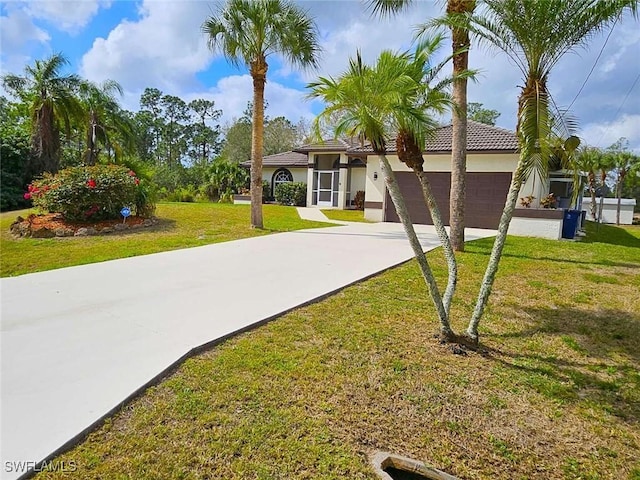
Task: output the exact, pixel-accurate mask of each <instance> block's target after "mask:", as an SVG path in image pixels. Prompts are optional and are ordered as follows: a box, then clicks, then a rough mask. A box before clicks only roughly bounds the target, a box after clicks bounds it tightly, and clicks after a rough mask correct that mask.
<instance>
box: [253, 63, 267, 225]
mask: <svg viewBox="0 0 640 480" xmlns="http://www.w3.org/2000/svg"><path fill="white" fill-rule="evenodd" d="M268 68H269V67H268V65H267V62H266V61H265V59H264V57H259V58H257V59H256V60H254V61H252V62H251V78H253V116H252V121H253V125H252V127H251V128H252V130H253V131H252V132H251V133H252V134H251V227H252V228H263V227H264V224H263V220H262V150H263V143H264V86H265V84H266V83H267V69H268Z"/></svg>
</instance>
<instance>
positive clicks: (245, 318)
mask: <svg viewBox="0 0 640 480" xmlns="http://www.w3.org/2000/svg"><path fill="white" fill-rule="evenodd" d="M418 230H419V236H420V239H421V241H422V244H423V245H424V247H425V250H426V249H431V248H434V247H436V246H437V245H438V241H437V238H436V235H435V233H434V230H433V228H432V227H428V226H420V227H419V228H418ZM492 235H495V232H493V231H489V230H474V229H468V230H467V238H468V239H469V240H472V239H476V238H481V237H487V236H492ZM411 257H412V254H411V250H410V248H409V245H408V243H407V241H406V238H405V235H404V232H403V231H402V227H401V226H400V225H398V224H387V223H379V224H350V225H345V226H336V227H329V228H324V229H314V230H302V231H297V232H291V233H282V234H275V235H269V236H265V237H259V238H250V239H245V240H238V241H233V242H227V243H220V244H215V245H208V246H204V247H198V248H191V249H186V250H177V251H173V252H165V253H159V254H154V255H146V256H141V257H135V258H127V259H122V260H114V261H110V262H104V263H98V264H92V265H85V266H79V267H71V268H64V269H60V270H54V271H49V272H43V273H36V274H30V275H23V276H19V277H14V278H4V279H2V280H1V283H0V286H1V299H2V310H1V312H2V322H1V332H2V338H1V347H2V353H1V361H2V363H1V367H0V368H1V373H2V381H1V399H2V405H1V414H2V415H1V417H0V421H1V433H2V436H1V444H0V451H1V452H2V478H18V477H19V476H21V475H22V474H23V473H24V471H25V468H33V466H34V464H35V463H36V462H40V461H42V460H44V459H48V458H50V457H51V455H52V454H54V453H56V452H59V451H60V450H61V449H65V448H66V447H67V446H68V445H69V444H70V442H74V441H75V440H76V439H77V438H79V437H80V436H82V435H83V434H84V433H85V432H86V431H87V430H88V429H90V428H91V427H92V426H94V425H95V424H96V423H97V422H100V421H101V419H103V418H104V416H105V415H108V414H110V413H112V412H114V411H115V410H117V409H118V408H120V406H121V405H122V403H123V402H125V401H126V400H127V399H129V398H130V397H131V396H133V395H135V394H136V393H137V392H139V391H140V390H141V389H143V388H145V387H146V386H148V385H149V384H150V383H151V382H153V381H154V379H156V377H158V376H159V375H161V374H162V373H163V372H164V371H165V370H166V369H168V368H169V367H171V366H172V365H175V364H176V363H177V362H179V361H181V360H182V359H184V357H185V356H187V355H189V354H190V353H191V352H192V350H193V349H197V348H198V347H201V346H203V345H206V344H208V343H211V342H215V341H219V340H221V339H224V338H225V337H227V336H229V335H231V334H233V333H234V332H238V331H241V330H243V329H247V328H250V327H251V326H255V325H256V324H260V323H261V322H264V321H266V320H269V319H272V318H274V317H276V316H278V315H280V314H281V313H283V312H286V311H288V310H290V309H292V308H295V307H297V306H300V305H304V304H305V303H309V302H312V301H314V300H316V299H318V298H322V297H323V296H326V295H328V294H330V293H332V292H335V291H336V290H339V289H341V288H343V287H345V286H347V285H349V284H352V283H354V282H357V281H359V280H361V279H363V278H366V277H368V276H371V275H374V274H376V273H378V272H380V271H382V270H385V269H387V268H389V267H391V266H394V265H397V264H399V263H401V262H404V261H406V260H408V259H409V258H411ZM425 294H426V289H425ZM18 462H22V463H18Z"/></svg>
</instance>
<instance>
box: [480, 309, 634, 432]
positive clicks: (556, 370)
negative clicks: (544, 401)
mask: <svg viewBox="0 0 640 480" xmlns="http://www.w3.org/2000/svg"><path fill="white" fill-rule="evenodd" d="M524 311H525V312H526V313H527V314H528V315H529V316H530V318H531V319H532V320H533V322H534V324H535V325H537V326H536V327H533V328H528V329H524V330H521V331H518V332H511V333H505V334H497V335H496V334H487V335H486V337H487V338H490V337H493V338H496V339H506V338H525V337H532V336H534V335H541V334H542V335H549V336H556V337H560V338H561V339H562V341H563V343H564V344H565V345H567V346H568V347H569V348H571V349H572V350H574V351H575V352H577V353H579V354H580V355H581V356H582V357H583V358H584V359H585V361H584V362H581V361H579V360H567V359H566V358H559V357H558V356H556V355H554V354H548V355H545V354H544V353H539V352H538V353H534V352H528V351H527V350H526V349H522V348H520V349H515V348H514V349H509V350H508V349H507V348H487V349H486V354H487V358H489V359H491V360H493V361H495V362H497V363H499V364H500V365H501V366H502V367H504V368H506V369H507V371H512V370H515V371H517V372H518V376H517V378H516V379H515V380H514V381H515V382H516V383H519V384H523V385H525V386H526V387H528V388H533V389H534V390H536V391H538V392H539V393H540V394H542V395H543V396H546V397H548V398H551V399H553V400H557V401H560V402H562V403H566V402H582V401H585V402H592V403H593V404H594V405H599V406H601V407H602V408H603V409H604V411H605V412H607V413H609V414H613V415H616V416H617V417H619V418H620V419H622V420H623V421H626V422H637V419H638V418H640V402H638V401H637V400H634V398H635V397H636V396H637V395H634V394H633V393H631V392H637V391H639V389H640V375H638V367H637V365H638V363H640V349H638V343H639V342H640V316H638V315H636V314H633V313H630V312H626V311H621V310H600V311H584V310H579V309H576V308H557V309H555V308H529V309H525V310H524ZM620 357H626V359H627V360H626V361H625V360H620ZM594 359H595V360H597V361H595V362H594V361H592V360H594Z"/></svg>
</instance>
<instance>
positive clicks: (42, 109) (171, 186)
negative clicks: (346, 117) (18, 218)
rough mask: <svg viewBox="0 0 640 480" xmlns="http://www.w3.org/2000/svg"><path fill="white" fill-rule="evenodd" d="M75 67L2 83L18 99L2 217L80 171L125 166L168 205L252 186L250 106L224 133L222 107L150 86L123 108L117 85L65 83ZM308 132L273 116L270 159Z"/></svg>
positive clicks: (54, 60)
mask: <svg viewBox="0 0 640 480" xmlns="http://www.w3.org/2000/svg"><path fill="white" fill-rule="evenodd" d="M66 65H67V60H66V59H65V58H64V56H63V55H61V54H55V55H53V56H51V57H49V58H47V59H44V60H37V61H35V62H34V64H33V65H29V66H27V67H26V68H25V71H24V73H23V74H22V75H14V74H8V75H5V76H3V78H2V81H3V85H4V87H5V89H6V91H7V92H8V93H9V94H10V95H11V97H12V98H11V99H8V98H6V97H0V134H1V137H2V140H1V141H2V143H1V152H0V154H1V157H2V164H1V167H2V172H1V175H2V176H1V178H2V185H1V202H0V207H1V209H2V210H8V209H15V208H23V207H26V206H28V205H30V203H29V202H28V200H26V199H25V198H24V193H25V191H26V187H27V185H28V184H30V182H31V181H32V180H33V179H35V178H38V177H39V176H41V175H42V174H43V173H44V172H49V173H56V172H57V171H58V170H60V169H63V168H66V167H71V166H77V165H95V164H100V163H114V164H122V165H126V166H128V167H130V168H132V169H134V170H136V172H139V173H140V174H141V175H143V176H145V177H146V178H147V179H148V180H150V181H152V183H153V184H154V185H156V187H157V194H158V195H160V198H166V199H169V200H177V201H184V200H186V201H193V200H195V199H196V198H197V197H198V196H200V197H202V198H208V199H212V200H217V199H219V198H221V197H222V198H228V197H229V195H230V194H231V193H236V192H237V190H238V189H240V188H244V187H248V179H247V172H246V171H245V169H243V168H241V167H240V166H239V165H238V164H239V163H240V162H243V161H247V160H250V158H251V129H252V121H251V113H250V112H251V108H252V107H251V105H249V106H248V107H247V110H246V111H245V112H243V114H242V116H241V117H240V118H237V119H233V120H232V121H231V122H230V123H229V124H228V125H225V126H222V125H220V119H221V116H222V111H221V110H219V109H216V107H215V104H214V102H213V101H211V100H206V99H202V98H198V99H195V100H192V101H190V102H186V101H185V100H183V99H182V98H180V97H177V96H174V95H168V94H165V93H163V92H162V91H160V90H158V89H156V88H147V89H145V90H144V92H143V93H142V95H141V97H140V110H139V111H137V112H131V111H129V110H126V109H124V108H122V107H121V106H120V103H119V97H120V96H121V95H122V88H121V87H120V85H119V84H118V83H117V82H115V81H112V80H108V81H106V82H103V83H102V84H95V83H92V82H89V81H88V80H85V79H83V78H81V77H79V76H77V75H65V74H63V73H62V69H63V68H64V67H65V66H66ZM308 131H309V123H308V122H305V121H304V120H300V121H299V122H298V123H297V124H294V123H292V122H291V121H290V120H288V119H286V118H284V117H275V118H269V117H267V118H266V119H265V141H264V150H265V154H267V155H269V154H271V153H278V152H281V151H286V150H290V149H291V148H293V147H294V146H296V145H299V144H301V143H302V142H303V141H304V140H306V139H307V137H308Z"/></svg>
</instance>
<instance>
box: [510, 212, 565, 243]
mask: <svg viewBox="0 0 640 480" xmlns="http://www.w3.org/2000/svg"><path fill="white" fill-rule="evenodd" d="M509 235H516V236H518V237H537V238H548V239H550V240H559V239H560V238H561V237H562V219H559V220H558V219H550V218H520V217H514V218H512V219H511V223H510V224H509Z"/></svg>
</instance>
